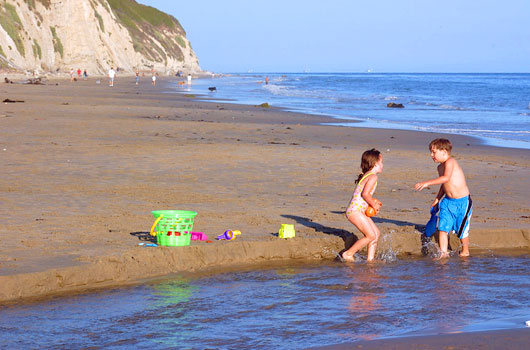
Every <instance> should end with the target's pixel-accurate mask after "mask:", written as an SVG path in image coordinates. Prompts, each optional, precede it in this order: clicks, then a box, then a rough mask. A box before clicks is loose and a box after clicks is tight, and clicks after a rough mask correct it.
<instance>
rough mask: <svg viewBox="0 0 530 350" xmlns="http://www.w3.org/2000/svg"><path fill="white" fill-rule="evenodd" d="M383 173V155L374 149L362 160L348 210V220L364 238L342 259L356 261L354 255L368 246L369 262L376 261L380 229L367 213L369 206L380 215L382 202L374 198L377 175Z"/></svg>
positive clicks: (343, 255)
mask: <svg viewBox="0 0 530 350" xmlns="http://www.w3.org/2000/svg"><path fill="white" fill-rule="evenodd" d="M382 171H383V155H382V154H381V152H379V151H378V150H376V149H375V148H372V149H371V150H368V151H365V152H364V153H363V155H362V158H361V173H360V174H359V177H358V178H357V181H355V182H356V183H357V186H356V187H355V190H354V191H353V196H352V199H351V201H350V205H349V206H348V209H347V210H346V217H347V218H348V220H349V221H350V222H351V223H352V224H354V225H355V227H357V229H359V231H361V233H362V234H363V235H364V237H363V238H361V239H359V240H357V242H355V244H354V245H352V246H351V248H350V249H348V250H346V251H345V252H343V253H342V259H343V260H345V261H349V262H353V261H355V259H354V257H353V256H354V255H355V253H357V252H358V251H359V250H361V249H362V248H364V247H365V246H366V245H368V257H367V260H368V261H372V260H374V256H375V249H376V248H377V241H378V240H379V234H380V233H379V229H378V228H377V226H375V223H374V222H373V220H372V219H371V218H369V217H368V216H366V214H365V212H366V209H368V206H371V207H372V208H374V209H375V212H376V214H377V213H379V209H380V208H381V202H379V201H378V200H377V199H375V198H374V197H372V194H373V193H374V191H375V188H376V187H377V174H379V173H381V172H382Z"/></svg>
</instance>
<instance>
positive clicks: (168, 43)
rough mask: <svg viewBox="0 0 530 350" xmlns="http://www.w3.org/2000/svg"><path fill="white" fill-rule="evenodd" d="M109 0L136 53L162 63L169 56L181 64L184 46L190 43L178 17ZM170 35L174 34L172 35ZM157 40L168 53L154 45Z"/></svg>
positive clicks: (129, 2) (129, 1) (131, 1)
mask: <svg viewBox="0 0 530 350" xmlns="http://www.w3.org/2000/svg"><path fill="white" fill-rule="evenodd" d="M103 1H105V0H103ZM106 1H107V2H108V4H109V5H110V7H111V9H112V11H113V12H114V14H115V15H116V17H117V18H118V20H119V21H120V23H121V24H122V25H123V26H124V27H125V28H127V30H128V31H129V33H130V34H131V37H132V39H133V47H134V50H135V51H137V52H140V53H142V54H143V55H145V56H146V57H148V58H150V59H152V60H155V61H158V62H162V61H166V60H167V57H166V54H167V56H171V57H174V58H176V59H177V60H179V61H182V60H183V59H184V56H183V54H182V50H181V47H186V43H185V42H184V40H183V39H182V38H181V36H182V35H185V34H186V33H185V32H184V29H183V28H182V26H181V25H180V23H179V21H178V20H177V19H176V18H174V17H173V16H170V15H168V14H167V13H164V12H162V11H159V10H157V9H155V8H154V7H151V6H145V5H141V4H138V3H137V2H136V1H134V0H106ZM168 32H171V33H172V34H173V35H172V36H169V35H168V34H167V33H168ZM153 38H154V39H156V41H158V42H159V43H160V45H162V47H163V49H164V50H165V52H166V53H164V50H162V48H161V47H159V46H158V45H156V44H155V43H154V42H153ZM182 43H184V45H182ZM179 44H180V46H179Z"/></svg>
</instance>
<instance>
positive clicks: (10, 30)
mask: <svg viewBox="0 0 530 350" xmlns="http://www.w3.org/2000/svg"><path fill="white" fill-rule="evenodd" d="M0 25H1V26H2V28H4V30H5V31H6V32H7V35H9V36H10V37H11V39H13V41H14V42H15V45H16V47H17V50H18V52H20V54H21V55H22V56H26V50H25V48H24V41H23V40H22V36H21V32H22V31H23V28H22V22H21V21H20V17H18V14H17V9H16V8H15V6H13V5H11V4H8V3H7V2H4V6H3V8H2V7H0Z"/></svg>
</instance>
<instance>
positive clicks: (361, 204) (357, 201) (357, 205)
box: [346, 172, 377, 216]
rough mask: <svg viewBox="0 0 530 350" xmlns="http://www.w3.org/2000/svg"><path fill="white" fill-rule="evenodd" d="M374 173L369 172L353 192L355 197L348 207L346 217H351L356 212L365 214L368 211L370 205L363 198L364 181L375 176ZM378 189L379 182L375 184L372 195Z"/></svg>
mask: <svg viewBox="0 0 530 350" xmlns="http://www.w3.org/2000/svg"><path fill="white" fill-rule="evenodd" d="M374 174H375V173H373V172H367V173H366V174H365V175H364V176H363V177H362V178H361V180H360V181H359V182H358V183H357V186H356V187H355V190H354V191H353V196H352V199H351V201H350V205H348V209H347V210H346V216H348V215H350V214H351V213H353V212H354V211H360V212H361V213H364V212H365V211H366V209H368V203H366V201H365V200H364V198H363V197H362V195H361V194H362V193H363V189H364V185H365V183H364V180H365V179H366V178H367V177H368V176H370V175H374ZM376 187H377V182H376V183H375V186H374V188H373V190H372V192H371V193H370V194H374V192H375V188H376Z"/></svg>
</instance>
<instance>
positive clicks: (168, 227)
mask: <svg viewBox="0 0 530 350" xmlns="http://www.w3.org/2000/svg"><path fill="white" fill-rule="evenodd" d="M151 213H152V214H153V216H154V217H155V223H154V224H153V227H152V228H151V234H156V241H157V243H158V245H162V246H167V247H177V246H186V245H190V241H191V231H192V230H193V219H194V218H195V215H197V213H196V212H194V211H189V210H154V211H152V212H151Z"/></svg>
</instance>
